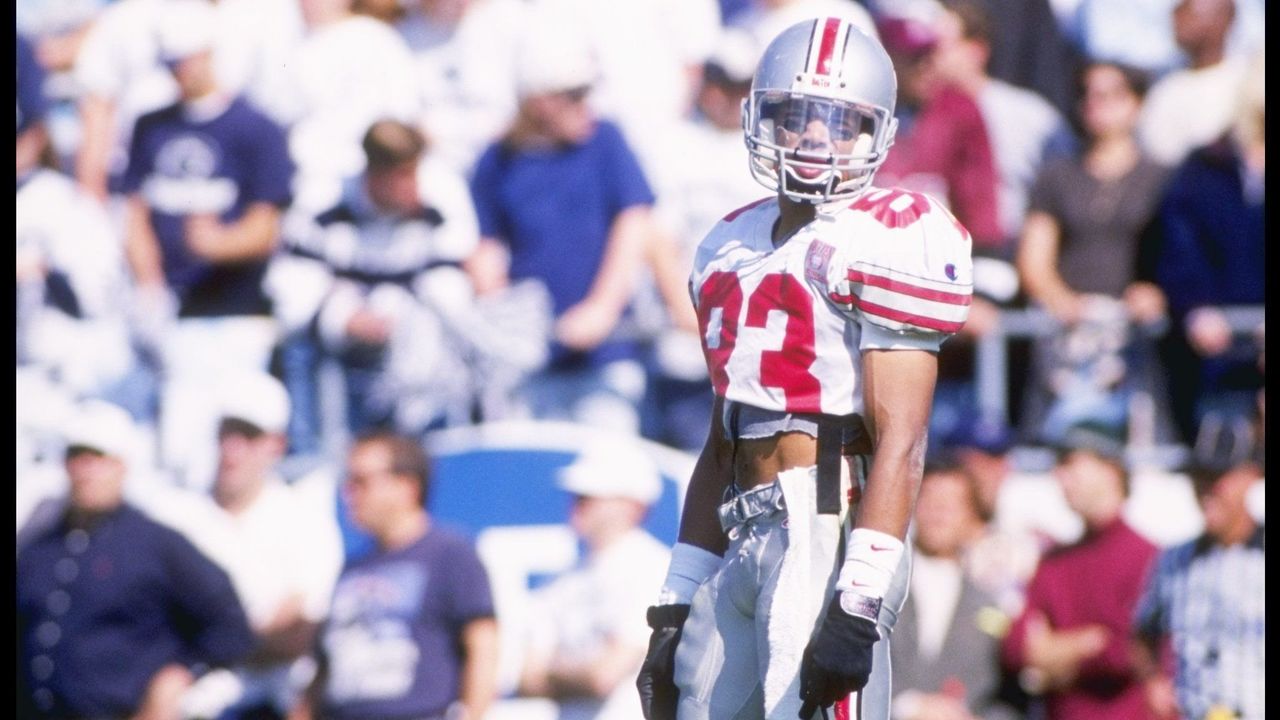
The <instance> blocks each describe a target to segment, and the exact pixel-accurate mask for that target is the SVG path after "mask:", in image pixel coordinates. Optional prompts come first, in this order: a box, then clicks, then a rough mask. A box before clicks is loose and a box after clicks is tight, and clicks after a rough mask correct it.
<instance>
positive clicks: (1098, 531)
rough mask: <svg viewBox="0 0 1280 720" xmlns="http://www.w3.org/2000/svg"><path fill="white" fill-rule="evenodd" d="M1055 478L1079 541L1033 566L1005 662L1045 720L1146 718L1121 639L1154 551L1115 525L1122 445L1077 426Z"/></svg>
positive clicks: (1124, 482) (1121, 497)
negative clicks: (1039, 698)
mask: <svg viewBox="0 0 1280 720" xmlns="http://www.w3.org/2000/svg"><path fill="white" fill-rule="evenodd" d="M1054 476H1055V477H1056V478H1057V480H1058V483H1059V484H1060V486H1061V488H1062V493H1063V496H1064V497H1065V499H1066V501H1067V505H1068V506H1069V507H1070V508H1071V509H1072V510H1073V511H1074V512H1076V513H1077V514H1079V515H1080V517H1081V519H1082V520H1083V521H1084V527H1085V531H1084V537H1083V538H1081V539H1080V540H1079V541H1078V542H1076V543H1074V544H1071V545H1068V546H1065V547H1062V548H1058V549H1056V550H1054V551H1052V552H1050V553H1048V554H1047V555H1045V557H1044V558H1043V559H1042V560H1041V561H1040V567H1038V568H1037V569H1036V573H1035V576H1034V577H1033V578H1032V579H1031V584H1030V586H1029V587H1028V588H1027V601H1026V607H1025V608H1024V610H1023V612H1022V614H1021V615H1020V616H1019V617H1018V619H1017V620H1016V621H1015V622H1014V624H1013V627H1012V628H1011V629H1010V631H1009V634H1008V635H1007V636H1006V637H1005V639H1004V642H1003V648H1002V652H1003V658H1004V662H1005V663H1006V666H1007V667H1008V668H1009V669H1010V670H1011V671H1013V672H1016V673H1018V677H1019V680H1020V683H1021V685H1022V686H1023V688H1024V689H1026V690H1027V691H1028V692H1031V693H1033V694H1042V695H1043V696H1044V701H1045V708H1046V710H1047V716H1046V717H1047V718H1048V720H1072V719H1074V718H1082V719H1083V718H1092V719H1093V720H1100V719H1101V720H1106V719H1107V718H1116V720H1120V719H1121V718H1123V719H1124V720H1141V719H1142V718H1147V717H1150V715H1149V714H1148V713H1147V710H1146V705H1145V701H1144V700H1143V691H1142V684H1141V682H1140V681H1139V677H1138V675H1137V672H1136V668H1135V666H1134V664H1133V661H1132V658H1131V655H1130V642H1129V638H1130V627H1131V621H1132V618H1133V611H1134V608H1135V607H1136V605H1137V602H1138V598H1139V597H1140V596H1141V594H1142V587H1143V583H1144V582H1145V578H1146V575H1147V573H1148V572H1149V570H1150V567H1151V565H1152V563H1153V561H1154V560H1155V557H1156V553H1157V549H1156V546H1155V545H1153V544H1152V543H1151V542H1150V541H1148V540H1147V539H1145V538H1143V537H1142V536H1141V535H1139V534H1137V533H1136V532H1135V531H1134V530H1133V529H1132V528H1131V527H1130V526H1129V525H1128V523H1126V522H1125V521H1124V519H1123V518H1122V517H1121V511H1122V510H1123V508H1124V503H1125V498H1126V497H1127V495H1128V489H1129V473H1128V470H1127V468H1126V466H1125V461H1124V445H1123V443H1122V441H1121V440H1119V439H1118V438H1117V437H1116V435H1115V434H1114V433H1108V432H1105V431H1103V430H1102V429H1101V428H1098V427H1094V426H1087V425H1081V426H1076V427H1074V428H1072V429H1071V430H1070V431H1069V432H1068V433H1067V434H1066V436H1065V438H1064V439H1063V441H1062V443H1061V445H1060V446H1059V450H1058V461H1057V465H1056V466H1055V467H1054ZM1100 588H1105V593H1104V592H1099V589H1100Z"/></svg>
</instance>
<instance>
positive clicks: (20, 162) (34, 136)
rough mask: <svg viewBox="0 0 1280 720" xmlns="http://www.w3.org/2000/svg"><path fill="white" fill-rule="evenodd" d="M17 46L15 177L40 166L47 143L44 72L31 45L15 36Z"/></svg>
mask: <svg viewBox="0 0 1280 720" xmlns="http://www.w3.org/2000/svg"><path fill="white" fill-rule="evenodd" d="M16 38H17V40H16V42H15V43H14V44H15V45H16V46H17V84H16V89H17V105H18V132H17V151H16V154H17V157H16V160H17V170H18V177H19V178H21V177H22V176H23V175H25V174H27V173H28V172H30V171H31V169H33V168H35V167H36V166H37V165H39V164H40V156H41V155H42V154H44V152H45V149H46V147H47V144H48V141H49V134H48V130H47V128H46V127H45V122H44V120H45V114H46V113H47V112H48V100H46V99H45V95H44V79H45V71H44V68H43V67H42V66H41V65H40V63H39V61H37V60H36V54H35V50H34V49H33V48H32V47H31V43H29V42H28V41H27V39H26V38H24V37H22V36H21V35H17V36H16Z"/></svg>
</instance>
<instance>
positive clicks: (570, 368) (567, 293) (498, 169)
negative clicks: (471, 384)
mask: <svg viewBox="0 0 1280 720" xmlns="http://www.w3.org/2000/svg"><path fill="white" fill-rule="evenodd" d="M544 25H545V27H544ZM592 57H593V56H592V53H591V50H590V46H589V45H588V42H587V38H586V37H585V36H584V35H583V34H582V33H581V31H580V30H579V29H578V28H576V27H574V26H570V25H564V24H553V23H551V22H544V23H540V24H539V25H538V26H537V27H536V28H533V29H531V30H530V32H529V33H528V34H527V35H526V36H525V44H524V45H523V47H522V48H521V51H520V66H519V67H520V77H519V93H520V98H521V100H520V111H519V115H518V116H517V118H516V121H515V123H514V125H513V126H512V127H511V129H510V130H509V131H508V132H507V134H506V135H505V136H504V137H503V138H502V139H501V140H500V141H498V142H497V143H495V144H493V145H491V146H490V147H489V148H488V149H487V150H486V151H485V152H484V154H483V155H482V156H481V158H480V160H479V161H478V163H477V165H476V170H475V175H474V177H473V178H472V182H471V193H472V196H473V198H474V199H475V203H476V211H477V215H478V216H479V219H480V234H481V242H480V246H479V248H478V249H477V251H476V253H474V254H473V255H472V257H471V258H470V259H469V261H468V268H469V270H470V272H471V275H472V278H473V281H474V283H475V286H476V289H477V290H478V291H479V292H481V293H486V292H491V291H494V290H496V289H498V288H501V287H503V286H505V285H506V284H507V283H508V280H509V279H510V280H521V279H525V278H535V279H537V280H539V281H541V282H542V283H544V284H545V285H546V287H547V289H548V290H549V291H550V294H551V297H552V299H553V308H554V312H555V318H556V320H555V342H554V344H553V345H552V348H551V360H550V363H549V365H548V366H547V368H546V369H545V370H544V371H542V372H540V373H538V374H536V375H535V376H534V377H533V378H531V379H530V380H529V382H528V383H526V384H525V386H524V387H523V388H522V391H521V400H522V401H523V402H524V403H525V404H526V405H527V407H528V409H529V412H530V413H531V414H532V415H533V416H534V417H537V418H546V419H573V420H576V421H578V422H583V423H586V424H591V425H595V426H597V427H603V428H613V429H618V430H621V431H627V432H633V433H634V432H636V431H637V429H638V427H639V417H638V411H637V405H638V403H639V401H640V399H641V397H642V395H643V393H644V385H645V378H644V370H643V368H642V366H641V364H640V362H639V360H638V347H637V343H636V341H635V340H634V339H631V338H626V337H624V336H623V335H622V333H621V332H619V330H620V325H621V324H622V321H623V319H624V315H625V314H626V313H627V309H628V306H629V303H630V300H631V296H632V293H633V290H634V287H635V284H636V278H637V276H638V274H639V272H640V269H641V264H642V261H643V259H644V257H645V253H646V252H647V250H648V245H649V243H650V240H651V236H652V234H653V220H652V218H651V216H650V208H651V206H652V205H653V202H654V196H653V193H652V191H651V190H650V189H649V184H648V182H647V180H646V179H645V176H644V174H643V172H642V171H641V169H640V166H639V164H638V163H637V161H636V158H635V156H634V155H633V154H632V153H631V150H630V149H629V148H628V146H627V143H626V141H624V140H623V138H622V135H621V134H620V133H619V131H618V129H617V127H616V126H615V125H613V124H612V123H610V122H608V121H604V120H597V119H596V117H595V116H594V114H593V112H592V110H591V108H590V106H588V105H587V102H586V101H587V95H588V93H589V92H590V91H591V87H592V82H593V80H594V79H595V77H596V75H597V67H596V64H595V62H594V60H593V59H592Z"/></svg>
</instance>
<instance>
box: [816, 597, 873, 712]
mask: <svg viewBox="0 0 1280 720" xmlns="http://www.w3.org/2000/svg"><path fill="white" fill-rule="evenodd" d="M842 595H844V593H841V592H836V596H835V597H834V598H832V599H831V604H830V605H828V606H827V615H826V617H825V618H824V619H823V621H822V627H820V628H819V629H818V634H817V635H816V636H814V638H813V639H812V640H810V641H809V647H807V648H805V650H804V656H803V658H801V660H800V699H801V700H803V701H804V702H803V704H802V705H801V707H800V718H801V720H810V718H812V717H813V714H814V712H816V711H817V709H818V708H820V707H827V706H830V705H832V704H834V703H835V702H836V701H837V700H839V699H840V698H842V697H845V696H846V695H848V694H850V693H852V692H856V691H858V690H861V689H862V688H863V687H865V686H866V684H867V679H868V678H869V677H871V646H872V645H875V644H876V641H877V640H879V639H880V633H879V631H877V630H876V623H875V621H874V620H872V619H871V618H872V617H875V616H876V614H877V613H878V611H879V609H880V601H879V600H872V599H870V598H865V597H862V596H858V595H854V594H852V593H849V596H848V597H846V603H845V604H846V605H848V606H849V610H852V611H853V613H857V614H852V613H851V612H849V611H847V610H846V609H845V608H844V607H841V602H840V600H841V596H842Z"/></svg>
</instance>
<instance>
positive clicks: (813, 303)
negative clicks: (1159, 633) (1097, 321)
mask: <svg viewBox="0 0 1280 720" xmlns="http://www.w3.org/2000/svg"><path fill="white" fill-rule="evenodd" d="M896 94H897V83H896V80H895V76H894V69H893V65H892V63H891V61H890V60H889V57H888V56H887V55H886V54H885V51H884V49H883V48H882V47H881V46H880V44H879V43H878V42H877V41H876V40H875V39H873V38H871V37H868V36H867V35H865V34H864V33H862V32H861V31H859V30H857V29H856V28H854V27H853V26H851V25H850V24H849V23H848V22H846V21H843V20H840V19H838V18H820V19H815V20H809V21H806V22H802V23H800V24H797V25H794V26H792V27H790V28H788V29H787V30H785V31H783V32H782V33H781V34H780V35H779V36H778V37H777V38H775V39H774V40H773V41H772V43H770V44H769V46H768V48H767V49H766V50H765V52H764V54H763V57H762V59H761V61H760V64H759V66H758V68H757V70H756V73H755V76H754V78H753V80H752V87H751V93H750V96H749V97H748V98H747V99H746V100H745V101H744V103H743V130H744V133H745V136H746V137H745V139H746V145H747V148H748V151H749V158H750V160H749V164H750V169H751V173H752V174H753V175H754V176H755V178H756V179H757V180H759V181H760V182H761V183H762V184H763V185H764V186H765V187H767V188H769V189H771V190H773V191H775V195H774V196H772V197H766V198H764V199H762V200H759V201H757V202H755V203H752V204H750V205H748V206H746V207H743V208H739V209H737V210H734V211H733V212H731V213H729V214H728V215H726V216H725V218H724V219H723V220H722V221H721V222H720V223H719V224H717V225H716V226H715V227H714V228H713V229H712V230H711V232H710V233H709V234H708V236H707V237H706V239H705V240H703V242H702V244H701V246H700V247H699V249H698V252H697V256H696V259H695V262H694V269H693V273H692V276H691V278H690V291H691V295H692V298H693V303H694V306H695V308H696V309H697V314H698V319H699V323H700V328H701V332H702V344H703V351H704V354H705V356H706V361H707V366H708V370H709V372H710V375H711V381H712V384H713V386H714V389H715V394H716V400H715V406H714V410H713V416H712V420H711V430H710V433H709V436H708V438H707V442H706V445H705V448H704V449H703V451H702V454H701V456H700V457H699V459H698V462H697V464H696V466H695V468H694V471H693V475H692V478H691V480H690V482H689V488H688V492H687V495H686V497H685V504H684V510H683V516H682V519H681V525H680V535H679V542H678V543H677V544H676V545H675V547H674V548H673V553H672V560H671V565H670V569H669V571H668V574H667V578H666V581H665V583H664V586H663V588H662V591H661V594H660V597H659V599H658V603H657V605H655V606H653V607H651V608H650V609H649V611H648V621H649V624H650V626H651V627H652V628H653V634H652V636H651V639H650V645H649V654H648V656H647V657H646V659H645V663H644V666H643V668H642V670H641V673H640V677H639V678H638V680H637V685H638V687H639V689H640V696H641V702H642V704H643V706H644V712H645V717H646V718H649V719H650V720H654V719H663V718H673V717H678V718H679V719H680V720H695V719H709V718H714V719H715V720H723V719H727V718H769V719H770V720H772V719H774V718H788V719H790V718H795V717H800V718H802V719H803V720H809V719H810V718H814V717H819V716H820V715H821V716H826V715H827V713H828V708H832V707H833V706H834V712H835V716H836V717H861V718H887V717H888V715H889V662H888V660H889V648H888V646H889V633H890V631H891V630H892V628H893V625H894V622H895V620H896V619H897V613H898V611H899V609H900V608H901V606H902V603H903V601H904V600H905V598H906V592H907V580H908V575H909V573H910V558H909V555H908V552H907V549H906V547H905V546H904V543H903V540H904V538H905V536H906V532H907V523H908V519H909V518H910V516H911V511H912V506H913V505H914V502H915V497H916V492H917V488H918V487H919V483H920V478H921V473H922V470H923V458H924V450H925V432H926V427H927V424H928V417H929V409H930V406H931V404H932V398H933V388H934V383H935V379H936V377H937V352H938V348H939V346H940V345H941V343H942V342H943V340H944V339H946V338H947V337H948V336H949V335H951V334H953V333H955V332H956V331H957V330H959V329H960V327H961V326H962V325H963V324H964V321H965V318H966V317H967V314H968V308H969V302H970V296H971V293H972V263H971V254H970V240H969V236H968V233H967V232H966V231H965V230H964V228H963V227H961V226H960V225H959V224H958V223H957V222H956V221H955V219H954V218H953V217H952V216H951V215H950V214H949V213H948V212H947V210H946V209H945V208H943V206H942V205H941V204H940V203H939V202H938V201H937V200H935V199H933V198H931V197H928V196H926V195H922V194H918V193H912V192H906V191H902V190H892V189H878V188H875V187H873V186H872V185H871V180H872V176H873V175H874V174H875V171H876V169H877V168H878V167H879V166H880V164H881V163H883V162H884V160H885V156H886V153H887V152H888V150H889V146H890V145H891V144H892V142H893V137H894V130H895V127H896V122H895V120H894V115H893V113H894V103H895V99H896Z"/></svg>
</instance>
